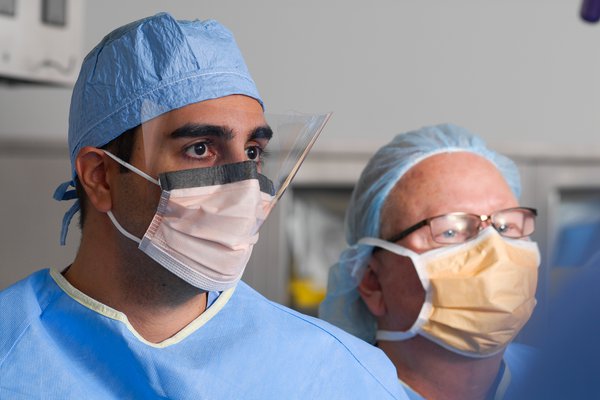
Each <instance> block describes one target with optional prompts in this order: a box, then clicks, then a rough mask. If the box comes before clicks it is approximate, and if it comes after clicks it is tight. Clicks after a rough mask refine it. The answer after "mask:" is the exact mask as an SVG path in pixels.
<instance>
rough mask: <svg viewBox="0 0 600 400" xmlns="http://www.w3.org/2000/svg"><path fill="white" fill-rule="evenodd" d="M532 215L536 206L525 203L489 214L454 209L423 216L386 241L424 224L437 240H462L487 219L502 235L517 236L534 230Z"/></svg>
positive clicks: (395, 240) (406, 234)
mask: <svg viewBox="0 0 600 400" xmlns="http://www.w3.org/2000/svg"><path fill="white" fill-rule="evenodd" d="M535 217H537V210H536V209H535V208H528V207H515V208H508V209H506V210H500V211H496V212H495V213H493V214H490V215H476V214H468V213H463V212H456V213H451V214H444V215H438V216H435V217H431V218H427V219H424V220H423V221H421V222H419V223H416V224H415V225H413V226H411V227H410V228H408V229H405V230H404V231H402V232H400V233H399V234H397V235H395V236H393V237H392V238H391V239H388V240H387V241H388V242H397V241H398V240H400V239H404V238H405V237H407V236H408V235H410V234H411V233H413V232H414V231H416V230H417V229H419V228H422V227H423V226H425V225H427V226H429V229H430V231H431V237H432V238H433V240H434V241H435V242H436V243H440V244H457V243H463V242H466V241H468V240H470V239H473V238H474V237H476V236H477V234H478V233H479V231H481V230H482V229H483V223H484V222H489V223H490V224H491V225H492V226H493V227H494V229H496V230H497V231H498V233H499V234H500V235H502V236H505V237H508V238H513V239H519V238H522V237H525V236H529V235H531V234H532V233H533V231H534V230H535Z"/></svg>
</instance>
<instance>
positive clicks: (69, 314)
mask: <svg viewBox="0 0 600 400" xmlns="http://www.w3.org/2000/svg"><path fill="white" fill-rule="evenodd" d="M0 311H1V313H2V314H1V317H0V332H1V335H0V399H38V398H44V399H85V400H92V399H295V398H298V399H300V398H301V399H361V400H364V399H394V398H395V399H401V398H405V395H404V393H403V389H402V388H401V386H400V385H399V384H398V380H397V378H396V373H395V369H394V367H393V365H392V364H391V362H390V361H389V360H388V359H387V357H386V356H385V355H384V354H383V352H381V351H380V350H378V349H376V348H374V347H373V346H371V345H369V344H367V343H366V342H363V341H362V340H359V339H356V338H354V337H352V336H351V335H349V334H347V333H345V332H343V331H342V330H340V329H337V328H335V327H333V326H332V325H330V324H328V323H326V322H323V321H321V320H318V319H315V318H311V317H308V316H305V315H302V314H299V313H297V312H294V311H292V310H290V309H288V308H286V307H283V306H281V305H278V304H275V303H273V302H271V301H269V300H267V299H265V298H264V297H262V296H261V295H260V294H258V293H257V292H255V291H254V290H253V289H251V288H250V287H249V286H247V285H246V284H244V283H243V282H240V283H239V284H238V285H237V287H236V288H234V289H230V290H227V291H225V292H223V293H221V295H220V296H219V297H218V298H217V299H216V300H215V301H214V302H213V304H211V305H210V307H209V308H208V309H207V310H206V311H205V312H204V313H203V314H202V315H201V316H200V317H198V318H197V319H196V320H194V321H193V322H192V323H191V324H190V325H188V326H187V327H186V328H184V329H183V330H182V331H180V332H179V333H178V334H177V335H175V336H173V337H172V338H170V339H167V340H166V341H164V342H162V343H159V344H153V343H150V342H147V341H145V340H144V339H143V338H142V337H141V336H140V335H139V334H137V333H136V332H135V330H134V329H133V327H132V326H131V325H130V324H129V322H128V321H127V318H126V317H125V315H124V314H122V313H120V312H118V311H116V310H114V309H111V308H110V307H108V306H106V305H103V304H101V303H99V302H97V301H95V300H94V299H92V298H90V297H88V296H86V295H85V294H83V293H81V292H79V291H78V290H77V289H75V288H74V287H73V286H71V285H70V284H69V283H68V282H67V281H66V280H65V279H64V277H62V275H60V273H58V272H56V271H49V270H42V271H38V272H36V273H35V274H33V275H31V276H29V277H28V278H26V279H24V280H22V281H20V282H18V283H16V284H15V285H13V286H11V287H9V288H8V289H6V290H4V291H2V292H0Z"/></svg>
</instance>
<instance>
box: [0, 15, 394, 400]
mask: <svg viewBox="0 0 600 400" xmlns="http://www.w3.org/2000/svg"><path fill="white" fill-rule="evenodd" d="M274 135H277V132H273V129H271V126H269V125H268V124H267V122H266V119H265V116H264V114H263V103H262V100H261V98H260V96H259V94H258V92H257V90H256V87H255V85H254V82H253V80H252V78H251V77H250V75H249V73H248V70H247V68H246V66H245V64H244V61H243V59H242V56H241V54H240V53H239V50H238V48H237V46H236V44H235V41H234V39H233V36H232V35H231V33H230V32H229V31H228V30H227V29H226V28H224V27H223V26H222V25H220V24H219V23H217V22H216V21H177V20H175V19H173V18H172V17H171V16H170V15H168V14H158V15H155V16H153V17H149V18H146V19H143V20H140V21H136V22H133V23H131V24H129V25H126V26H124V27H121V28H119V29H117V30H115V31H114V32H112V33H110V34H109V35H108V36H106V37H105V38H104V39H103V40H102V41H101V42H100V44H99V45H98V46H96V48H94V49H93V50H92V51H91V52H90V53H89V55H88V56H87V57H86V58H85V60H84V62H83V65H82V68H81V72H80V76H79V79H78V81H77V83H76V85H75V88H74V91H73V97H72V101H71V110H70V117H69V149H70V152H71V165H72V177H71V178H72V179H71V180H70V181H69V182H66V183H65V184H62V185H61V186H60V187H59V188H58V189H57V191H56V193H55V198H56V199H58V200H72V199H76V202H75V203H74V205H73V207H72V208H71V209H70V210H69V212H67V214H66V215H65V218H64V221H63V231H62V235H61V241H63V242H64V240H65V237H66V234H67V228H68V225H69V222H70V220H71V218H72V216H73V215H74V214H75V213H76V212H77V211H80V212H81V219H80V225H81V229H82V239H81V244H80V247H79V250H78V253H77V255H76V258H75V260H74V261H73V263H72V264H71V265H69V266H68V267H67V268H65V269H63V270H62V271H57V270H41V271H39V272H37V273H35V274H33V275H31V276H29V277H28V278H26V279H24V280H23V281H21V282H18V283H16V284H15V285H13V286H12V287H9V288H8V289H6V290H5V291H3V292H2V293H0V310H1V311H2V316H1V317H0V332H2V334H1V335H0V336H1V339H0V398H2V399H4V398H6V399H8V398H10V399H25V398H26V399H32V398H52V399H68V398H73V399H158V398H161V399H166V398H168V399H215V398H220V399H239V398H244V399H288V398H302V399H310V398H322V399H333V398H343V399H350V398H360V399H365V398H377V399H387V398H390V399H391V398H401V394H400V390H401V389H400V387H399V385H398V384H397V380H396V375H395V371H394V368H393V365H392V364H391V363H390V362H389V361H388V360H387V358H386V357H385V355H384V354H383V353H382V352H380V351H379V350H375V349H374V348H372V347H371V346H369V345H367V344H366V343H364V342H362V341H360V340H356V339H355V338H353V337H352V336H351V335H348V334H346V333H345V332H343V331H341V330H339V329H337V328H335V327H333V326H331V325H329V324H327V323H324V322H321V321H319V320H316V319H313V318H310V317H307V316H304V315H301V314H299V313H296V312H294V311H291V310H289V309H287V308H285V307H282V306H280V305H277V304H274V303H272V302H270V301H268V300H266V299H265V298H263V297H262V296H260V295H259V294H258V293H256V292H255V291H253V290H252V289H251V288H250V287H248V286H247V285H245V284H244V283H243V282H241V281H239V280H240V277H241V275H242V273H243V270H244V267H245V266H246V263H247V261H248V257H249V256H250V252H251V250H252V246H253V244H254V243H255V242H256V240H257V237H258V235H257V230H258V227H259V226H260V225H261V224H262V222H263V221H264V220H265V218H266V217H267V216H268V213H269V211H270V210H271V208H272V206H273V205H274V201H275V200H276V198H278V196H277V194H280V193H281V191H282V190H283V189H285V187H284V186H281V185H279V184H278V183H277V181H276V180H271V179H269V178H268V177H267V176H266V175H264V174H263V173H264V165H263V157H262V153H263V150H264V148H265V147H266V146H267V144H268V142H269V140H270V139H271V137H272V136H274ZM285 181H288V179H285ZM71 186H73V187H74V188H75V189H74V190H73V189H69V188H70V187H71Z"/></svg>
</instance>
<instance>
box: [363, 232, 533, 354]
mask: <svg viewBox="0 0 600 400" xmlns="http://www.w3.org/2000/svg"><path fill="white" fill-rule="evenodd" d="M359 243H360V244H367V245H371V246H377V247H380V248H383V249H385V250H388V251H391V252H392V253H395V254H398V255H401V256H405V257H409V258H410V259H411V260H412V262H413V264H414V267H415V269H416V271H417V274H418V276H419V279H420V280H421V284H422V285H423V288H424V289H425V293H426V295H425V302H424V303H423V306H422V308H421V311H420V313H419V316H418V317H417V320H416V321H415V323H414V324H413V326H412V327H411V328H410V329H409V330H407V331H382V330H379V331H377V336H376V338H377V340H390V341H399V340H406V339H410V338H412V337H414V336H415V335H417V334H419V335H421V336H423V337H425V338H427V339H429V340H431V341H433V342H435V343H437V344H439V345H440V346H442V347H444V348H446V349H448V350H450V351H453V352H455V353H458V354H461V355H464V356H468V357H489V356H491V355H494V354H497V353H498V352H500V351H502V350H503V349H504V348H505V347H506V345H507V344H508V343H510V342H511V341H512V340H513V339H514V337H515V336H516V335H517V334H518V333H519V331H520V330H521V328H522V327H523V325H525V323H526V322H527V321H528V320H529V317H530V316H531V314H532V312H533V309H534V307H535V304H536V300H535V289H536V285H537V276H538V266H539V264H540V252H539V249H538V246H537V244H536V243H535V242H532V241H529V240H523V239H509V238H505V237H502V236H500V235H499V234H498V232H497V231H496V230H495V229H494V228H492V227H488V228H486V229H484V230H483V231H482V232H481V233H480V234H479V236H478V237H477V238H475V239H474V240H471V241H468V242H465V243H461V244H459V245H455V246H449V247H442V248H439V249H435V250H431V251H428V252H425V253H422V254H417V253H415V252H414V251H411V250H409V249H407V248H404V247H402V246H399V245H397V244H394V243H390V242H386V241H384V240H381V239H376V238H363V239H361V240H360V241H359Z"/></svg>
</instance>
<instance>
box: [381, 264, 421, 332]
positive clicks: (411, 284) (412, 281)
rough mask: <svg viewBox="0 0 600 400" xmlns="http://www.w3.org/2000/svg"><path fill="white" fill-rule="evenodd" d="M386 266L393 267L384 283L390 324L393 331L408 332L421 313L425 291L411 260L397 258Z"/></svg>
mask: <svg viewBox="0 0 600 400" xmlns="http://www.w3.org/2000/svg"><path fill="white" fill-rule="evenodd" d="M390 261H391V260H390ZM386 266H387V267H392V268H388V269H389V272H388V273H387V274H386V275H385V279H383V281H384V282H382V286H383V287H382V289H383V295H384V301H385V303H386V309H387V310H388V314H389V318H390V321H389V323H390V324H392V325H393V326H391V328H392V329H397V330H407V329H409V328H410V327H411V326H412V324H413V323H414V322H415V321H416V319H417V317H418V315H419V312H420V311H421V307H422V306H423V302H424V301H425V290H424V289H423V286H422V285H421V281H420V279H419V276H418V275H417V272H416V270H415V268H414V266H413V264H412V262H411V260H410V259H409V258H406V257H400V256H395V257H394V259H393V261H392V262H387V263H386Z"/></svg>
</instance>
